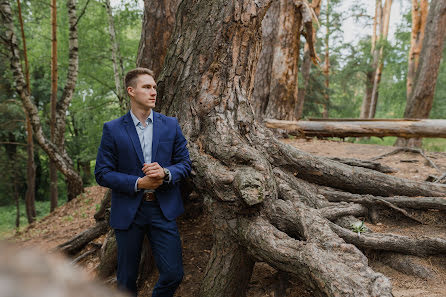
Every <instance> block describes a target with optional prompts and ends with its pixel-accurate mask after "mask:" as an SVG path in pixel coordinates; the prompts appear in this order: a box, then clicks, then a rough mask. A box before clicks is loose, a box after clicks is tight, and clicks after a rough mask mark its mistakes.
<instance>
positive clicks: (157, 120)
mask: <svg viewBox="0 0 446 297" xmlns="http://www.w3.org/2000/svg"><path fill="white" fill-rule="evenodd" d="M162 124H163V123H162V120H161V117H160V115H159V114H158V113H157V112H154V111H153V137H152V162H155V158H156V152H157V150H158V144H159V141H160V136H161V134H160V133H161V127H162Z"/></svg>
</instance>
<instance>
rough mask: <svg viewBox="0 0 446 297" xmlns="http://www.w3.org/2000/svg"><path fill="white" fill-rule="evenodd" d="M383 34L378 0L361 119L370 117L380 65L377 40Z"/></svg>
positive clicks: (380, 5) (380, 8) (379, 1)
mask: <svg viewBox="0 0 446 297" xmlns="http://www.w3.org/2000/svg"><path fill="white" fill-rule="evenodd" d="M378 28H379V34H378V33H377V29H378ZM381 34H382V4H381V0H376V1H375V17H374V18H373V32H372V45H371V49H370V54H371V56H372V61H371V67H370V69H369V70H368V71H367V72H366V81H365V92H364V98H363V100H362V106H361V114H360V118H361V119H367V118H369V115H370V105H371V102H372V93H373V84H374V78H375V72H376V68H377V67H378V57H379V51H378V49H377V48H376V41H377V40H378V35H381Z"/></svg>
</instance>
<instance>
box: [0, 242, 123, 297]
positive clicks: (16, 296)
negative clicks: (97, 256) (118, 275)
mask: <svg viewBox="0 0 446 297" xmlns="http://www.w3.org/2000/svg"><path fill="white" fill-rule="evenodd" d="M90 278H91V277H89V276H88V275H87V274H85V273H82V271H80V270H79V269H76V267H74V266H73V265H72V264H71V263H70V262H69V261H68V260H66V259H64V258H63V257H62V256H61V255H49V254H45V253H43V252H39V251H37V250H32V249H22V248H20V247H18V246H17V245H13V244H10V243H5V242H0V283H1V291H0V296H2V297H49V296H64V297H78V296H82V297H93V296H94V297H125V296H128V295H124V294H123V293H120V292H118V291H116V290H112V289H111V288H108V287H105V286H103V285H101V284H99V283H97V282H94V281H92V280H91V279H90Z"/></svg>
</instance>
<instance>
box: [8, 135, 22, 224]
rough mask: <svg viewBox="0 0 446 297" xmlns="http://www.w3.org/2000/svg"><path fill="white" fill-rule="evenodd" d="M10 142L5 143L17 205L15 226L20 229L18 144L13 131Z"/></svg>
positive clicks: (12, 190)
mask: <svg viewBox="0 0 446 297" xmlns="http://www.w3.org/2000/svg"><path fill="white" fill-rule="evenodd" d="M8 142H9V143H7V144H5V150H6V155H7V156H8V160H9V164H10V166H9V167H10V174H9V176H10V178H11V180H10V185H11V195H12V197H13V199H14V204H15V207H16V217H15V226H16V228H17V229H18V228H19V227H20V194H19V189H18V176H19V175H18V174H17V170H18V168H17V166H16V165H17V145H16V142H17V140H16V138H15V136H14V134H13V133H9V135H8Z"/></svg>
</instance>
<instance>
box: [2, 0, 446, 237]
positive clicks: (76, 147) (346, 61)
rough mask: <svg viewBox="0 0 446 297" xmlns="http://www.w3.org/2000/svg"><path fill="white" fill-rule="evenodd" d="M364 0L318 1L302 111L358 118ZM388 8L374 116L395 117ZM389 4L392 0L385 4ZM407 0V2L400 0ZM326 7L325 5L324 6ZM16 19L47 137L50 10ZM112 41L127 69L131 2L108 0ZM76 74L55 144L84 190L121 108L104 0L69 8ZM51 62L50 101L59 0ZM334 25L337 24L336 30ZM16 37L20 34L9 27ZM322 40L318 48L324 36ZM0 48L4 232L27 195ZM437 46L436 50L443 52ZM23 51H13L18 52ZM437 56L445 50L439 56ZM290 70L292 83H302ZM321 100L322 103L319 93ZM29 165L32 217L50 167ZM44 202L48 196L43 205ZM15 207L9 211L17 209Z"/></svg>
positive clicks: (62, 46) (366, 23) (132, 46)
mask: <svg viewBox="0 0 446 297" xmlns="http://www.w3.org/2000/svg"><path fill="white" fill-rule="evenodd" d="M369 2H372V1H365V0H363V1H355V2H354V4H353V2H351V1H345V0H344V1H341V0H330V1H329V2H328V1H321V13H320V16H319V18H318V19H319V24H320V26H318V25H316V24H315V28H316V27H317V33H316V34H317V38H316V41H317V42H316V44H315V48H316V53H317V54H318V55H319V56H320V57H321V58H322V59H324V55H325V54H326V52H328V53H329V55H328V57H329V65H330V70H329V72H328V79H329V82H330V84H329V86H328V88H327V86H326V84H325V82H326V79H327V76H326V75H324V68H323V65H324V61H322V63H321V64H320V66H319V67H317V66H314V65H313V66H312V67H311V71H310V79H309V81H308V86H307V88H306V90H307V91H306V96H305V104H304V107H303V110H302V112H303V113H302V117H303V118H309V117H323V116H324V112H327V111H328V116H329V117H330V118H359V116H360V112H361V104H362V101H363V97H364V92H365V86H366V84H365V81H366V73H367V72H368V71H370V67H371V61H372V59H373V57H372V54H371V47H372V42H371V33H372V25H373V15H371V14H370V9H368V8H369V6H370V3H369ZM394 2H396V3H394V7H393V8H392V9H395V8H398V9H400V11H399V12H397V13H399V15H401V16H402V17H400V18H398V20H396V21H395V20H394V21H391V24H390V26H391V32H393V34H392V35H391V36H390V37H389V38H388V40H381V41H379V45H380V46H382V48H383V56H382V57H383V58H382V62H383V72H382V78H381V82H380V84H379V92H378V94H379V97H378V100H377V102H378V104H377V110H376V115H375V117H376V118H402V117H403V114H404V108H405V105H406V92H407V90H406V79H407V73H408V56H409V49H410V38H411V27H412V16H411V6H410V5H408V4H407V3H403V2H404V1H394ZM398 2H399V5H395V4H397V3H398ZM406 2H408V1H406ZM327 3H329V4H328V6H327ZM12 5H13V7H12V8H13V15H14V22H15V24H16V28H17V29H19V28H20V24H19V20H18V7H17V4H16V3H14V2H13V3H12ZM21 6H22V7H21V8H22V17H23V22H24V32H25V36H26V42H27V51H28V60H29V70H30V89H31V95H32V98H33V100H34V102H35V104H36V106H37V108H38V112H39V116H40V118H41V120H42V127H43V130H44V133H45V134H46V135H50V124H49V123H50V114H51V100H50V99H51V28H52V26H51V18H50V15H51V6H50V3H49V1H41V0H33V1H22V2H21ZM112 6H113V7H112V8H113V9H112V11H113V20H114V25H115V30H116V40H117V44H118V45H119V51H120V57H121V58H122V67H123V69H124V70H125V71H127V70H129V69H131V68H134V67H135V66H136V59H137V57H136V56H137V52H138V45H139V42H140V38H141V22H142V15H143V10H142V8H141V7H142V5H141V2H137V1H131V0H123V1H113V2H112ZM77 10H78V11H77V15H78V17H79V16H81V17H79V22H78V38H79V40H78V43H79V52H78V53H79V73H78V79H77V83H76V86H75V89H74V94H73V98H72V100H71V104H70V106H69V109H68V112H67V117H66V129H65V149H66V151H67V153H68V155H69V156H70V157H71V159H72V160H73V163H74V167H75V169H76V170H77V171H78V172H79V173H80V174H81V176H82V180H83V184H84V186H88V185H93V184H95V181H94V177H93V175H92V171H93V168H94V161H95V157H96V152H97V147H98V145H99V141H100V135H101V131H102V125H103V123H104V122H106V121H109V120H111V119H114V118H116V117H118V116H120V115H121V114H122V113H123V111H122V107H121V105H120V101H119V96H118V93H119V92H118V91H117V90H116V85H115V81H114V72H115V71H114V68H113V63H114V61H113V58H112V47H113V44H112V42H111V39H110V31H109V21H110V19H109V15H108V14H107V9H106V5H105V1H96V0H80V1H78V4H77ZM57 11H58V15H57V44H58V46H57V57H58V59H57V64H58V70H59V73H58V78H59V82H58V89H57V93H58V96H59V97H60V96H61V95H62V93H63V89H64V88H63V87H64V85H65V84H66V79H67V71H68V64H69V55H68V52H69V43H68V38H69V37H68V36H69V35H68V28H69V17H68V13H67V9H66V6H65V3H64V1H57ZM346 22H348V23H349V24H354V25H355V26H356V27H357V28H356V29H355V30H352V31H353V32H358V28H360V30H359V32H361V34H357V35H353V37H352V38H351V39H346V38H344V36H345V35H344V32H343V28H345V23H346ZM343 25H344V26H343ZM16 35H17V36H19V38H20V36H21V35H20V32H18V31H17V32H16ZM327 38H328V40H329V42H328V47H327V42H326V40H327ZM21 42H22V41H21V40H19V43H20V44H21ZM304 45H305V42H304V38H303V37H302V42H301V43H300V47H301V50H300V51H299V52H300V55H301V56H300V58H299V67H301V65H303V63H302V60H303V59H304V57H303V56H304ZM6 50H7V48H5V46H4V44H1V45H0V53H1V55H0V57H1V58H0V72H1V75H0V168H2V170H0V234H2V236H4V235H7V234H8V233H10V232H11V231H12V230H14V228H19V227H23V226H25V225H26V224H27V222H28V221H29V220H28V218H27V215H26V211H25V206H24V200H25V194H26V191H27V179H26V177H27V150H26V141H27V140H26V139H27V130H26V119H25V114H24V112H23V107H22V102H21V100H20V98H19V97H18V95H17V94H16V92H15V90H14V78H13V75H12V73H11V72H10V67H9V60H8V58H7V53H6ZM444 51H446V49H445V50H444ZM22 54H23V53H22ZM443 57H445V53H443ZM301 75H302V71H299V79H298V82H299V88H301V87H302V85H301V84H302V82H303V81H304V79H303V78H302V77H301ZM327 96H328V98H329V101H328V102H329V103H328V104H327V100H326V98H327ZM445 117H446V62H445V59H444V58H443V60H442V62H441V65H440V71H439V75H438V81H437V86H436V91H435V95H434V103H433V108H432V111H431V113H430V118H434V119H444V118H445ZM346 140H347V141H352V142H354V141H357V142H358V141H360V142H362V143H364V142H367V143H379V144H386V145H393V144H394V142H395V138H393V137H386V138H384V139H379V138H373V137H372V138H370V139H368V140H364V139H362V140H357V139H354V138H348V139H346ZM445 144H446V141H444V140H441V139H424V141H423V148H425V149H427V150H435V151H445V150H446V149H445ZM34 150H35V151H34V162H35V166H36V182H35V189H34V192H35V205H36V217H37V218H39V217H43V216H45V215H47V214H48V213H49V211H50V209H51V208H52V207H51V206H50V174H49V172H50V169H49V159H48V156H47V154H46V153H45V152H44V151H43V150H42V149H41V148H40V147H39V146H38V145H35V146H34ZM66 188H67V187H66V184H65V178H64V176H63V175H62V174H61V173H58V178H57V191H58V195H57V198H58V199H57V201H56V202H57V204H58V205H60V204H63V203H64V202H65V201H66V199H67V190H66ZM53 202H54V201H53ZM17 211H18V212H17Z"/></svg>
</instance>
